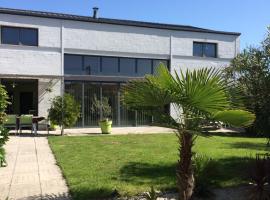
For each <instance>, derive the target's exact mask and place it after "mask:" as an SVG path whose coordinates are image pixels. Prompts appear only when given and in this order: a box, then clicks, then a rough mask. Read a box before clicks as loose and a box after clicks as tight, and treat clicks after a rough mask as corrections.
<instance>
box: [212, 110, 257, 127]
mask: <svg viewBox="0 0 270 200" xmlns="http://www.w3.org/2000/svg"><path fill="white" fill-rule="evenodd" d="M213 118H214V119H215V120H217V121H221V122H224V123H228V124H230V125H232V126H236V127H247V126H250V125H251V124H252V123H253V122H254V120H255V118H256V116H255V115H254V114H253V113H251V112H248V111H245V110H224V111H219V112H217V113H215V114H214V116H213Z"/></svg>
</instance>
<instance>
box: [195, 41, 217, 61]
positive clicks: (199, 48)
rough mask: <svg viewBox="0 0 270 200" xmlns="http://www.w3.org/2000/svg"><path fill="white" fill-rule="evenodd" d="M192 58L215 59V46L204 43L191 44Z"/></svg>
mask: <svg viewBox="0 0 270 200" xmlns="http://www.w3.org/2000/svg"><path fill="white" fill-rule="evenodd" d="M193 56H199V57H212V58H216V57H217V44H215V43H206V42H193Z"/></svg>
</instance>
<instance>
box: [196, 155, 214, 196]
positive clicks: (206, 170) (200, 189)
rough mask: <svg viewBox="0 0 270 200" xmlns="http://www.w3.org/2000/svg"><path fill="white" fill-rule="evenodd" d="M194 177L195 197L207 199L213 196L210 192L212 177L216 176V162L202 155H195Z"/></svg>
mask: <svg viewBox="0 0 270 200" xmlns="http://www.w3.org/2000/svg"><path fill="white" fill-rule="evenodd" d="M193 166H194V177H195V180H196V182H195V189H194V194H195V196H199V197H201V198H206V199H209V198H211V197H213V196H214V193H213V192H212V186H213V181H212V180H213V176H214V175H215V174H217V165H216V162H215V161H214V160H213V159H211V158H208V157H206V156H204V155H199V154H195V156H194V158H193Z"/></svg>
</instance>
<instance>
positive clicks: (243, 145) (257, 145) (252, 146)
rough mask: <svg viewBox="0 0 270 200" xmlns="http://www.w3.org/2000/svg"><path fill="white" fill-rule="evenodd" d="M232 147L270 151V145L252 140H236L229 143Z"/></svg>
mask: <svg viewBox="0 0 270 200" xmlns="http://www.w3.org/2000/svg"><path fill="white" fill-rule="evenodd" d="M229 146H230V148H236V149H254V150H258V151H263V150H265V151H270V147H269V146H267V145H266V140H265V144H264V143H252V142H234V143H231V144H229Z"/></svg>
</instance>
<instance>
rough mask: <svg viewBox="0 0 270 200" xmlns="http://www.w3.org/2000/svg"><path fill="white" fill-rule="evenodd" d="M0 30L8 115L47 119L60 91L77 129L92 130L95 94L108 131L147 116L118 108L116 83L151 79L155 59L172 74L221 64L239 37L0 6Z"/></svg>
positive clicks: (0, 76) (229, 56)
mask: <svg viewBox="0 0 270 200" xmlns="http://www.w3.org/2000/svg"><path fill="white" fill-rule="evenodd" d="M0 32H1V36H0V37H1V39H0V41H1V43H0V79H1V83H2V84H4V85H5V86H6V88H7V90H8V93H9V96H10V99H11V101H12V106H10V108H9V109H8V112H9V113H15V114H25V113H32V114H35V115H39V116H47V110H48V108H49V107H50V99H51V98H53V97H54V96H56V95H61V94H62V93H63V92H64V91H65V92H68V93H71V94H73V95H74V96H75V98H76V99H77V100H78V101H79V102H80V103H81V105H82V106H81V109H82V112H81V118H80V120H79V122H78V123H77V125H76V126H78V127H89V126H96V125H97V121H98V119H99V117H100V115H99V113H94V112H93V111H92V109H91V107H92V100H93V97H94V96H96V97H97V98H102V97H108V98H109V102H110V104H111V106H112V111H113V116H112V118H113V123H114V126H132V125H145V124H148V123H149V122H150V121H151V118H149V117H147V116H146V115H145V114H144V113H143V112H134V111H129V110H127V109H126V108H125V107H124V106H123V105H122V104H121V101H120V95H121V94H120V87H121V85H123V84H125V83H126V82H127V81H128V80H130V79H134V78H140V77H143V76H144V75H145V74H153V73H154V72H155V69H156V67H157V66H158V65H159V63H160V62H162V63H164V64H166V65H167V66H168V68H169V70H170V71H171V72H173V71H174V70H176V71H177V70H179V69H180V68H182V69H183V68H184V69H186V68H189V69H193V68H197V67H207V66H215V67H222V66H226V65H228V64H229V62H230V60H231V59H232V58H234V57H235V56H236V55H237V53H238V52H239V36H240V33H235V32H224V31H214V30H209V29H203V28H198V27H193V26H182V25H171V24H160V23H149V22H139V21H129V20H118V19H107V18H99V17H98V16H97V9H95V10H94V15H93V16H91V17H88V16H77V15H69V14H60V13H51V12H39V11H29V10H17V9H7V8H0ZM157 98H158V97H157ZM170 112H171V115H174V110H173V109H172V108H171V110H170Z"/></svg>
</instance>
